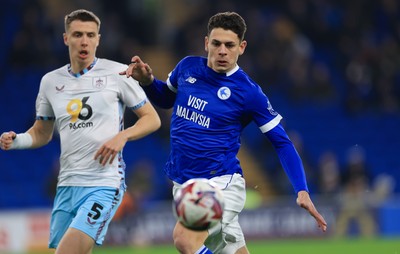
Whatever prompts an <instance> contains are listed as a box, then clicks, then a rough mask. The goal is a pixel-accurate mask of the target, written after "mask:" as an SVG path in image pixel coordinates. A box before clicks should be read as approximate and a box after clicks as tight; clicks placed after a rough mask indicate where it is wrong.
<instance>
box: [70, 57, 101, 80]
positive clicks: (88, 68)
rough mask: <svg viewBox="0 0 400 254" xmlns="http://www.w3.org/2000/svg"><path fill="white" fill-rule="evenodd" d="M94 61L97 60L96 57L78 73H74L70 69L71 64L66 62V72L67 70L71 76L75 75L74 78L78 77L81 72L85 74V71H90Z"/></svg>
mask: <svg viewBox="0 0 400 254" xmlns="http://www.w3.org/2000/svg"><path fill="white" fill-rule="evenodd" d="M96 62H97V57H95V58H94V60H93V63H91V64H90V65H89V67H86V68H85V69H83V70H81V71H80V72H78V73H74V72H73V71H72V67H71V64H68V72H69V74H71V75H72V76H74V77H76V78H79V77H80V76H82V75H83V74H85V73H87V72H88V71H90V70H91V69H92V68H93V66H94V65H95V64H96Z"/></svg>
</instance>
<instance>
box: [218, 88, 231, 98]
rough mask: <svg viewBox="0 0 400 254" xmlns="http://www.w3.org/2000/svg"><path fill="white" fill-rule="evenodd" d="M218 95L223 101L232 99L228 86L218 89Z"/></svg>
mask: <svg viewBox="0 0 400 254" xmlns="http://www.w3.org/2000/svg"><path fill="white" fill-rule="evenodd" d="M217 95H218V98H220V99H221V100H226V99H228V98H229V97H231V89H229V88H228V87H226V86H223V87H221V88H220V89H218V92H217Z"/></svg>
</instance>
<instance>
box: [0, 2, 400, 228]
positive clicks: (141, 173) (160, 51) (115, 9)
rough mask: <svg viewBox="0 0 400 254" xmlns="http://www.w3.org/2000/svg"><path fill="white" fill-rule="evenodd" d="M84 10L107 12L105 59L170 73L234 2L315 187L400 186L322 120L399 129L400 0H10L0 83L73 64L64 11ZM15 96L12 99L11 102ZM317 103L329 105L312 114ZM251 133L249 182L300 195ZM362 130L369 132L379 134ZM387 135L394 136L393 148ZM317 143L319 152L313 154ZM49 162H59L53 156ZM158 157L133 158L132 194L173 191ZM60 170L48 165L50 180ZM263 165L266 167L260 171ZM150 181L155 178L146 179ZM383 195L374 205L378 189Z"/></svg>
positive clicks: (0, 47)
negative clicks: (134, 61) (136, 59)
mask: <svg viewBox="0 0 400 254" xmlns="http://www.w3.org/2000/svg"><path fill="white" fill-rule="evenodd" d="M4 4H5V7H4ZM77 8H86V9H89V10H92V11H93V12H95V13H96V14H97V15H98V16H99V17H100V19H101V21H102V25H101V31H100V33H101V43H100V47H99V48H98V54H97V55H98V57H104V58H109V59H114V60H116V61H120V62H126V63H129V62H130V58H131V57H132V56H133V55H136V54H137V55H140V56H141V57H142V58H143V59H144V61H146V62H148V63H150V64H151V65H152V67H153V69H154V73H155V75H156V76H157V77H158V78H160V79H165V78H166V77H167V74H168V72H169V71H170V70H171V69H172V68H173V67H174V65H175V64H176V63H177V61H179V59H181V58H182V57H184V56H186V55H204V56H205V52H204V36H205V35H206V32H207V31H206V25H207V21H208V18H209V17H210V16H211V15H212V14H214V13H216V12H219V11H228V10H229V11H236V12H238V13H239V14H241V15H242V16H243V17H244V18H245V20H246V22H247V25H248V31H247V34H246V40H247V41H248V46H247V48H246V52H245V54H244V55H243V56H242V57H241V58H240V59H239V65H240V66H241V67H242V68H243V69H244V70H245V71H246V72H248V73H249V75H250V76H251V77H253V78H254V80H255V81H256V82H257V83H259V84H260V85H261V86H262V88H263V90H264V91H265V92H266V94H267V95H268V96H270V97H271V98H270V99H271V101H272V102H274V101H275V102H276V104H273V105H274V106H275V107H276V109H278V111H279V109H281V110H282V111H283V112H281V113H282V115H283V116H284V117H285V116H286V115H288V119H287V120H285V121H286V122H285V123H287V125H288V128H289V129H290V133H291V138H292V140H293V141H294V143H295V145H296V147H297V148H298V150H299V153H300V154H301V156H302V158H303V161H304V165H305V168H306V171H307V176H308V179H309V182H310V189H312V190H313V191H314V192H316V193H324V194H327V195H340V194H341V193H347V194H346V195H350V197H351V198H350V200H354V196H351V193H352V194H354V193H357V188H361V190H362V191H361V193H365V192H366V191H367V190H368V191H371V190H376V193H377V196H370V197H369V199H371V200H372V199H374V198H376V197H385V196H386V195H387V193H390V192H392V191H393V190H394V189H395V187H394V186H395V185H394V181H395V180H396V176H395V177H394V178H393V177H392V175H391V173H392V172H391V171H388V172H383V173H382V174H381V172H380V171H379V170H377V169H375V170H373V169H371V165H368V154H371V153H374V151H375V150H371V149H372V148H369V147H368V144H371V143H368V142H366V144H362V145H361V146H357V145H354V144H351V145H349V144H346V143H345V142H344V141H343V140H340V138H339V137H337V136H336V135H335V133H331V132H330V133H329V131H324V129H325V127H322V128H321V126H324V125H323V124H326V125H331V126H332V125H333V124H336V125H337V126H339V127H340V126H342V127H343V126H344V127H343V128H344V130H343V132H346V133H347V132H351V133H349V136H352V135H353V136H354V135H356V134H354V133H357V132H360V131H361V129H362V128H367V129H368V128H373V127H377V128H380V127H381V126H382V125H384V126H388V128H389V127H390V128H389V129H390V130H393V129H394V128H393V127H392V124H397V123H400V3H399V2H398V1H396V0H378V1H377V0H352V1H345V0H336V1H334V0H287V1H281V0H280V1H278V0H271V1H257V0H247V1H226V0H221V1H211V0H168V1H162V0H135V1H130V0H120V1H119V2H118V3H117V4H116V3H115V2H112V1H106V0H88V1H78V0H73V1H61V0H56V1H55V0H29V1H28V0H26V1H24V0H16V1H7V3H3V8H2V9H1V10H0V14H1V15H0V16H1V18H0V19H1V20H2V22H1V26H0V33H1V41H0V91H3V92H5V91H8V90H7V89H6V88H5V87H6V85H5V84H6V83H7V81H8V80H10V76H13V75H14V77H21V75H25V74H26V73H31V72H35V73H36V74H38V75H37V78H36V79H35V78H34V79H33V80H34V81H36V83H32V84H28V85H27V84H25V83H24V82H21V83H18V82H14V83H13V84H12V87H13V89H16V90H20V91H22V90H21V89H23V91H24V93H27V94H31V95H32V97H33V98H34V97H35V96H36V93H37V90H38V85H39V81H40V77H41V75H43V74H44V73H46V72H47V71H50V70H52V69H54V68H58V67H60V66H62V65H65V64H66V63H67V61H68V51H67V48H66V47H65V45H64V44H63V40H62V33H63V32H64V23H63V22H64V20H63V18H64V15H65V14H67V13H69V12H70V11H72V10H74V9H77ZM35 77H36V76H35ZM12 80H18V79H17V78H14V79H12ZM2 87H3V88H2ZM3 92H2V93H3ZM18 103H19V104H20V107H22V108H25V109H26V110H25V111H27V112H25V115H26V116H27V118H26V119H25V121H26V122H27V123H26V126H29V125H30V124H31V123H32V122H33V117H32V116H33V115H34V104H26V105H25V104H23V103H24V101H20V102H18ZM30 103H31V101H30ZM7 106H8V105H2V108H3V109H4V107H7ZM6 109H7V108H6ZM316 109H324V110H326V111H325V112H321V111H320V112H318V113H319V114H314V115H311V113H312V112H314V111H316ZM294 110H302V111H304V112H306V113H304V114H303V117H299V118H295V120H292V122H290V119H291V118H290V117H291V116H295V115H297V112H298V111H294ZM159 112H160V114H161V117H162V119H163V123H164V124H163V128H162V129H161V130H160V131H159V132H158V133H157V136H156V138H157V139H158V140H159V142H161V143H162V144H163V147H165V149H164V150H165V151H164V153H167V152H168V127H169V126H168V119H169V117H168V115H169V114H170V112H168V111H163V110H159ZM365 116H366V117H367V120H366V121H365V122H366V123H368V125H369V126H372V127H368V126H363V124H360V125H361V128H354V129H353V127H354V126H351V125H352V124H351V123H350V124H347V125H346V124H345V123H344V122H340V121H345V120H348V119H358V118H359V117H365ZM371 116H372V117H371ZM381 116H383V117H385V119H389V120H388V121H390V123H386V122H385V123H383V124H380V121H381V119H380V117H381ZM336 117H338V118H336ZM315 118H317V119H315ZM126 119H127V120H128V121H134V120H135V118H134V116H132V115H127V116H126ZM319 119H322V120H319ZM337 119H338V120H337ZM368 119H370V120H368ZM371 119H372V120H371ZM329 120H330V121H332V122H329ZM317 121H318V122H319V123H318V125H317V126H316V127H315V128H314V129H313V132H312V133H304V131H305V130H309V129H311V128H312V127H311V126H312V125H314V126H315V122H317ZM375 121H377V122H375ZM338 122H340V123H341V124H339V123H338ZM0 123H1V129H2V131H5V130H3V126H6V124H5V120H4V118H3V120H0ZM289 123H290V124H289ZM7 124H8V123H7ZM11 124H12V123H10V124H9V125H7V128H8V126H11ZM307 124H309V125H307ZM346 126H348V127H346ZM335 128H336V127H335ZM350 128H351V129H350ZM316 130H318V131H319V132H318V134H317V133H315V131H316ZM252 131H253V130H251V131H249V132H246V133H245V134H244V138H243V144H244V147H243V149H247V150H248V151H250V153H249V154H247V153H244V155H243V157H242V158H241V160H242V161H243V163H246V160H248V161H254V162H255V163H253V164H252V165H251V167H253V169H246V168H245V174H249V175H252V173H251V172H249V173H246V171H248V170H250V171H251V170H257V169H258V171H257V173H256V174H254V175H255V177H250V179H249V180H248V181H249V186H250V187H253V186H257V189H258V191H260V192H264V193H268V194H287V193H291V186H290V185H289V183H288V182H287V180H285V179H284V177H282V174H284V172H283V171H282V170H281V169H278V168H279V167H280V166H279V161H277V156H276V155H275V154H274V152H273V151H272V148H271V147H270V146H269V144H268V141H267V140H264V141H259V140H254V138H253V135H252V133H251V132H252ZM376 131H377V132H385V130H376ZM339 133H342V132H339ZM384 134H385V133H383V134H381V135H384ZM386 134H388V133H386ZM257 135H258V136H259V134H257ZM316 135H319V136H318V137H321V136H322V137H324V136H326V137H327V140H325V141H324V140H321V139H320V140H317V141H318V142H324V145H325V146H324V147H323V149H322V150H321V147H315V146H318V144H320V143H318V142H313V143H312V142H311V141H312V140H313V138H315V136H316ZM388 135H389V136H384V137H383V138H382V137H381V138H380V139H379V140H381V142H382V143H379V144H377V145H376V146H377V147H378V146H383V147H386V148H387V149H389V150H390V149H391V147H397V146H398V145H399V143H398V142H400V139H399V134H398V133H396V134H395V135H396V136H392V134H388ZM364 138H365V140H367V139H369V138H370V137H364ZM315 139H317V138H315ZM343 139H346V137H343ZM336 141H337V143H338V144H342V146H334V145H333V144H332V143H335V142H336ZM363 141H364V139H363V140H361V142H363ZM331 142H332V143H331ZM385 142H389V143H393V144H392V146H386V143H385ZM396 143H397V144H396ZM330 145H332V147H330ZM311 146H314V148H310V147H311ZM377 147H375V148H373V149H378V148H377ZM312 149H314V150H316V149H320V150H319V151H318V152H312V151H310V150H312ZM380 149H385V148H382V147H380ZM338 151H341V152H338ZM158 152H160V153H162V152H163V151H160V150H158ZM382 154H386V153H385V152H382ZM2 156H6V155H2ZM125 156H127V155H125ZM388 156H389V155H388ZM392 161H395V162H397V164H396V163H392V164H390V165H389V166H388V167H392V168H391V170H393V171H394V170H399V169H400V162H398V160H397V161H396V160H395V159H393V158H392ZM355 165H358V166H355ZM360 165H361V166H360ZM157 166H158V165H157ZM2 167H3V166H2ZM49 167H51V168H53V167H54V164H53V162H52V161H51V160H49ZM155 167H156V166H155V165H152V161H151V160H143V161H139V162H137V163H132V164H130V165H128V172H127V173H128V177H129V181H128V183H129V182H131V183H132V185H133V186H137V188H136V189H135V187H133V188H132V193H131V196H132V197H133V198H134V199H137V200H140V202H146V200H147V201H149V200H154V199H168V198H170V196H169V195H165V192H166V191H167V192H168V193H169V188H170V185H169V183H168V181H167V180H166V179H164V178H163V177H164V176H163V172H162V171H161V169H160V168H155ZM373 167H375V165H373ZM3 169H4V168H3ZM3 169H1V170H3ZM4 170H5V169H4ZM383 171H385V170H383ZM386 171H387V170H386ZM53 173H54V172H51V170H50V169H48V175H49V177H50V178H51V176H52V174H53ZM260 174H263V177H259V175H260ZM257 175H258V177H257ZM399 176H400V175H399ZM47 179H49V178H47ZM154 179H158V180H154ZM260 179H262V180H263V181H268V180H270V182H269V185H270V187H265V183H262V182H259V180H260ZM276 179H282V180H276ZM382 179H383V180H382ZM53 180H54V181H55V178H54V179H53ZM398 180H400V179H398ZM144 182H149V184H153V185H143V183H144ZM382 183H383V185H382ZM263 185H264V187H262V186H263ZM155 186H157V187H155ZM382 186H383V187H382ZM385 186H386V189H385ZM254 188H255V187H254ZM52 189H54V186H53V188H52ZM266 189H268V190H266ZM349 193H350V194H349ZM374 193H375V192H374ZM354 195H356V194H354ZM379 195H381V196H379ZM346 197H347V196H346ZM342 200H345V198H342ZM371 202H372V201H371ZM373 202H375V203H376V202H377V201H376V199H374V201H373ZM3 205H4V204H3ZM0 207H2V205H1V204H0ZM371 227H372V226H371ZM368 230H373V229H366V231H368Z"/></svg>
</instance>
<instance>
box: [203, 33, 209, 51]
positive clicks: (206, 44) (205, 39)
mask: <svg viewBox="0 0 400 254" xmlns="http://www.w3.org/2000/svg"><path fill="white" fill-rule="evenodd" d="M204 50H205V51H206V52H208V36H206V37H205V38H204Z"/></svg>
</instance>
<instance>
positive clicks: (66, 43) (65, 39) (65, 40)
mask: <svg viewBox="0 0 400 254" xmlns="http://www.w3.org/2000/svg"><path fill="white" fill-rule="evenodd" d="M63 38H64V44H65V45H66V46H69V45H68V37H67V34H66V33H63Z"/></svg>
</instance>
